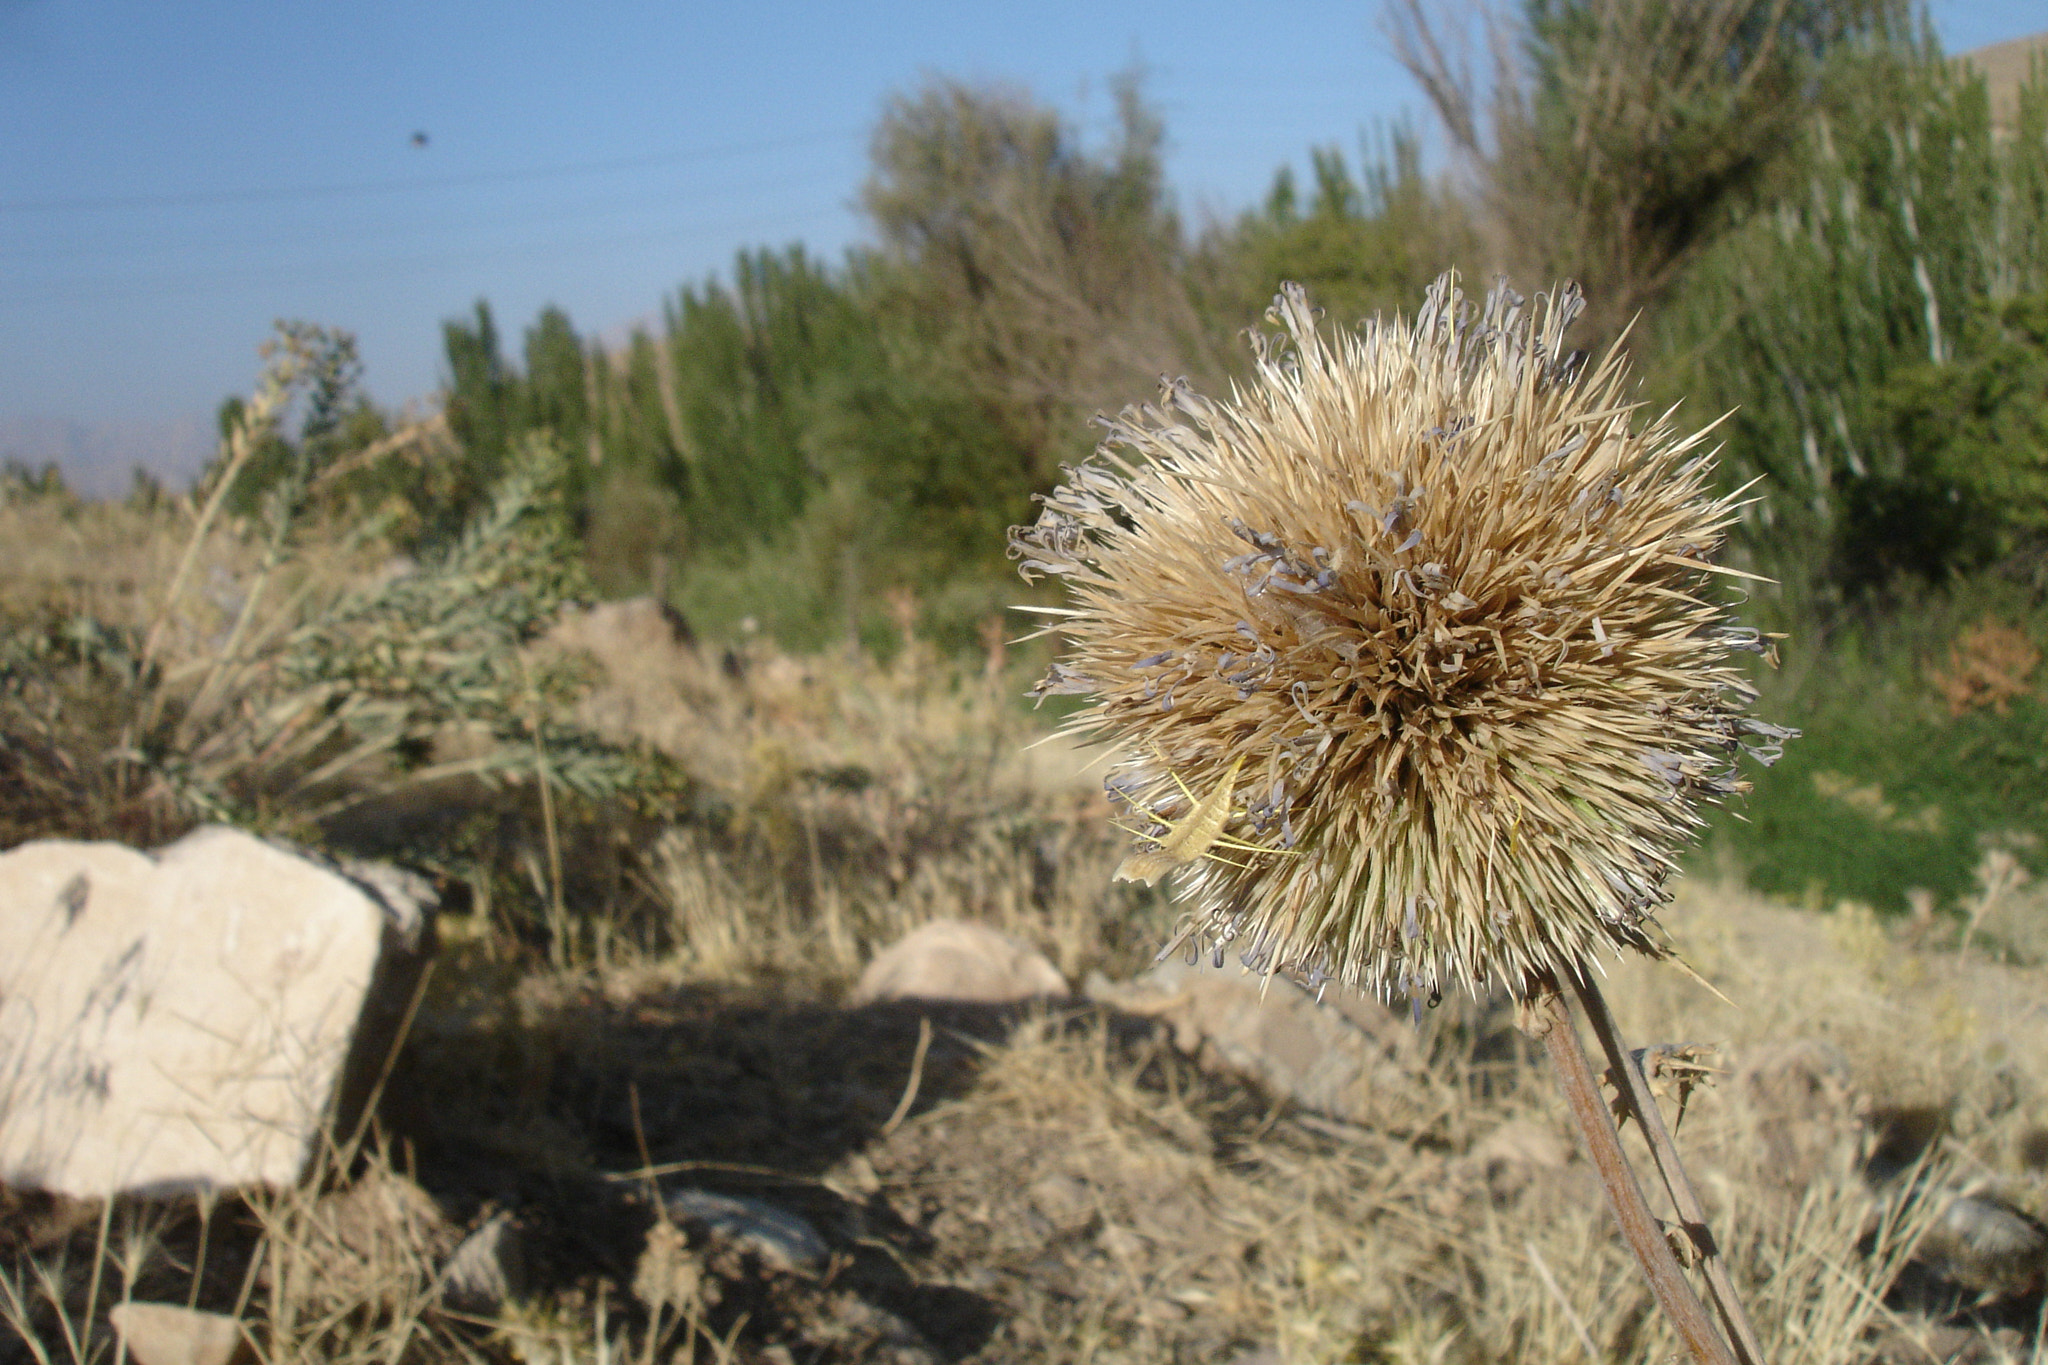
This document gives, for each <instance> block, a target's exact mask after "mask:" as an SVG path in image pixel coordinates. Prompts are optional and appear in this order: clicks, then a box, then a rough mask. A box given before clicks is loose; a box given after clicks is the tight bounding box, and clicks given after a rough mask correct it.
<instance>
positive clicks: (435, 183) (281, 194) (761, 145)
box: [0, 129, 859, 213]
mask: <svg viewBox="0 0 2048 1365" xmlns="http://www.w3.org/2000/svg"><path fill="white" fill-rule="evenodd" d="M858 135H859V130H846V129H841V130H839V131H835V132H829V133H803V134H799V135H797V136H793V137H784V138H769V139H765V140H761V141H756V142H733V143H727V144H725V145H723V146H718V147H693V148H688V149H684V150H678V151H669V152H652V153H649V154H647V155H644V156H627V157H615V158H612V159H609V160H604V161H579V162H568V163H564V164H561V165H555V166H541V167H534V168H530V169H527V170H516V171H476V172H473V173H471V174H468V175H445V176H413V177H410V178H406V179H399V180H359V181H354V182H349V183H342V184H334V185H285V186H275V187H272V188H268V189H263V188H256V189H240V190H194V191H191V192H188V193H182V194H122V195H86V196H79V197H74V198H68V199H0V213H97V212H106V211H115V210H129V209H162V208H188V207H195V206H199V205H214V204H260V203H279V202H288V201H292V200H307V199H339V198H348V197H350V196H354V195H365V194H395V193H404V192H406V191H408V190H438V189H452V188H455V187H457V186H462V185H498V184H515V183H520V182H526V181H535V180H560V179H566V178H568V177H571V176H578V175H602V174H605V173H606V172H610V171H630V170H643V169H646V168H649V167H654V166H680V165H687V164H689V163H690V162H693V161H715V160H718V159H719V158H721V157H730V156H751V155H755V154H757V153H761V152H772V151H782V150H786V149H788V148H791V147H810V146H819V145H822V144H825V143H829V142H839V141H843V140H845V139H846V138H849V137H855V136H858Z"/></svg>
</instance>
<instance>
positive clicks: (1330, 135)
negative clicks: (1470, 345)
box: [0, 0, 2048, 481]
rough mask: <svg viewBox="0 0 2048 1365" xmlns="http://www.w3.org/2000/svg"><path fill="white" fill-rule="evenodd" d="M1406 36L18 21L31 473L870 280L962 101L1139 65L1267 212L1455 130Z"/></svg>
mask: <svg viewBox="0 0 2048 1365" xmlns="http://www.w3.org/2000/svg"><path fill="white" fill-rule="evenodd" d="M1377 13H1378V7H1377V5H1376V3H1375V2H1374V0H1342V2H1331V3H1323V2H1322V0H1315V2H1313V3H1311V2H1306V0H1305V2H1303V3H1292V4H1290V3H1279V2H1278V0H1274V2H1272V3H1266V4H1257V5H1254V4H1246V3H1241V2H1240V3H1233V4H1223V3H1202V2H1201V0H1176V3H1155V2H1153V0H1071V2H1063V3H1044V4H1023V3H1012V4H1007V5H981V4H971V3H960V2H959V0H954V3H940V2H939V0H891V3H886V4H872V5H866V6H854V5H833V4H825V3H809V4H804V3H795V2H794V0H749V3H745V4H737V5H733V4H720V5H710V4H704V3H670V4H655V3H615V4H607V5H578V6H548V5H536V4H521V3H516V0H500V2H499V3H496V4H489V5H485V4H470V3H431V2H426V0H412V2H411V3H402V4H401V3H384V2H382V0H378V2H376V3H357V4H353V5H345V6H343V5H313V4H305V3H282V4H278V3H273V4H254V3H230V2H227V0H220V2H217V3H204V2H194V3H181V4H165V3H162V2H161V0H157V3H149V4H142V3H109V2H106V0H99V2H90V0H0V454H4V453H7V452H6V446H7V443H8V441H9V439H10V435H11V438H12V440H13V442H14V444H15V446H16V447H18V448H27V447H28V446H31V445H35V444H37V443H45V442H47V441H49V440H53V439H58V437H60V436H61V437H63V438H64V439H67V440H68V441H69V447H68V449H69V452H70V454H69V458H71V459H72V460H74V461H75V462H78V463H79V464H81V465H83V464H90V463H92V462H94V461H97V462H99V463H101V464H103V465H109V466H112V468H113V470H114V471H118V470H121V469H125V467H126V465H127V464H128V463H130V462H132V461H134V460H138V459H140V460H145V461H147V462H150V463H153V464H156V465H158V466H159V467H170V468H176V467H179V466H189V464H190V463H191V461H192V460H193V459H194V458H195V455H196V449H195V443H196V441H197V439H198V435H197V434H198V433H199V432H200V431H202V430H203V428H204V424H205V420H206V419H207V418H208V416H209V414H210V413H211V412H212V410H213V408H214V407H215V405H217V404H218V402H219V401H220V399H221V398H223V397H224V396H226V395H227V394H229V393H231V392H237V391H241V390H244V389H246V388H247V387H248V385H249V384H250V382H251V381H252V379H253V377H254V372H255V368H256V347H257V345H258V344H259V343H260V342H261V341H262V340H263V338H264V336H265V335H266V334H267V333H268V331H269V328H270V324H271V322H272V320H273V319H275V318H280V317H295V318H307V319H311V320H314V321H319V322H325V323H329V324H331V325H334V326H338V327H344V328H347V329H349V330H351V331H354V332H355V333H356V334H357V335H358V337H359V338H360V340H361V345H362V353H363V358H364V360H365V362H366V367H367V377H368V382H369V385H370V388H371V390H372V392H373V393H374V394H375V395H376V397H377V399H378V400H379V401H380V402H383V403H386V404H389V405H397V404H399V403H402V402H404V401H406V400H408V399H413V398H424V397H426V396H428V395H429V394H430V393H431V391H432V390H433V389H434V387H435V386H436V384H437V383H438V382H439V379H440V360H439V335H440V326H439V324H440V322H441V320H442V319H444V318H447V317H451V316H454V315H456V314H458V313H462V312H465V311H466V310H467V309H468V308H469V307H470V306H471V304H472V303H473V302H474V301H475V300H476V299H477V298H479V297H482V298H488V299H489V300H490V301H491V303H492V306H493V308H494V309H495V311H496V313H497V316H498V319H499V322H500V325H501V327H502V328H503V330H504V331H505V332H506V333H508V334H509V335H511V336H513V337H514V338H515V339H516V336H517V333H518V331H519V329H521V328H523V327H524V326H525V325H526V324H527V323H528V322H530V321H531V320H532V318H533V315H534V314H535V313H536V312H537V311H538V310H539V309H540V308H541V307H542V306H543V305H544V304H547V303H550V302H553V303H558V304H560V305H561V306H562V307H564V308H566V309H567V310H568V311H569V313H570V315H571V317H572V318H573V319H574V321H575V323H576V325H577V327H578V328H579V329H580V330H582V331H583V332H585V333H586V334H589V333H602V334H610V335H616V334H618V333H619V332H621V331H622V330H623V328H624V327H625V326H626V325H628V324H629V323H631V322H632V321H634V320H635V319H640V318H646V317H648V316H650V315H653V314H656V313H658V312H659V309H660V306H661V302H662V300H663V298H664V297H666V296H668V295H669V294H671V293H672V292H673V291H674V290H675V288H676V287H677V286H678V285H680V284H682V283H685V282H689V281H696V280H700V279H702V278H703V277H705V276H706V275H708V274H710V273H713V272H715V271H719V270H721V269H723V268H724V267H725V266H726V265H727V263H729V262H730V260H731V258H732V254H733V252H734V250H735V249H737V248H739V247H742V246H747V245H753V244H763V243H765V244H781V243H786V242H792V241H803V242H805V243H807V244H809V245H810V246H811V247H812V248H814V249H816V250H818V251H821V252H823V253H825V254H827V255H834V256H836V255H837V253H838V252H839V251H840V250H841V249H843V248H844V247H845V246H846V245H847V244H849V243H850V242H853V241H855V240H857V239H858V238H859V237H860V235H861V233H862V231H863V227H862V223H861V220H860V218H859V215H858V213H857V211H856V210H855V208H854V204H853V201H854V197H855V195H856V193H857V191H858V188H859V185H860V181H861V178H862V175H863V174H864V171H865V165H866V160H865V158H866V145H867V132H868V130H869V128H870V127H871V126H872V124H873V122H874V120H875V117H876V115H877V113H878V112H879V110H880V109H881V107H882V104H883V101H884V99H885V98H886V97H887V96H888V95H889V94H890V93H891V92H892V91H900V90H904V89H908V88H912V87H914V86H915V85H916V83H917V82H919V81H920V80H921V79H922V78H924V77H925V76H927V75H930V74H934V73H942V74H946V75H953V76H963V77H968V78H975V79H983V78H985V79H991V80H1004V81H1009V82H1012V83H1015V84H1017V85H1021V86H1023V87H1025V88H1027V89H1029V90H1030V91H1032V92H1033V93H1035V94H1036V95H1037V96H1039V97H1040V98H1042V99H1044V100H1046V101H1048V102H1050V103H1052V104H1055V105H1057V106H1059V107H1060V108H1062V109H1063V110H1064V111H1066V113H1067V114H1068V116H1069V117H1070V118H1071V119H1072V120H1073V121H1074V122H1076V123H1077V124H1079V125H1080V126H1081V127H1082V128H1083V129H1085V130H1089V131H1092V132H1096V133H1100V132H1101V131H1103V130H1104V129H1105V128H1106V127H1107V124H1108V122H1109V116H1110V113H1111V101H1110V97H1109V92H1108V89H1107V82H1106V77H1108V76H1109V75H1110V74H1111V73H1113V72H1115V71H1117V70H1120V69H1124V68H1128V67H1130V66H1132V65H1133V64H1136V65H1139V66H1141V67H1142V68H1143V69H1144V71H1145V72H1146V82H1147V90H1148V92H1149V95H1150V97H1151V99H1152V101H1153V102H1154V104H1155V106H1156V107H1157V108H1158V109H1159V111H1160V112H1161V113H1162V114H1163V116H1164V118H1165V120H1166V127H1167V134H1168V139H1169V160H1168V170H1169V175H1170V178H1171V182H1172V184H1173V186H1174V188H1175V189H1176V191H1177V192H1178V193H1179V194H1180V196H1181V198H1182V204H1183V208H1184V210H1185V211H1186V213H1187V215H1188V217H1189V219H1190V221H1193V222H1199V221H1200V219H1201V217H1202V216H1203V214H1205V213H1228V212H1234V211H1235V210H1237V209H1238V208H1241V207H1243V206H1244V205H1246V204H1248V203H1250V202H1252V201H1253V200H1254V199H1255V198H1257V197H1258V196H1259V195H1260V194H1262V193H1263V192H1264V190H1265V188H1266V187H1267V186H1268V185H1269V184H1270V182H1271V179H1272V176H1273V173H1274V171H1275V170H1276V169H1277V168H1278V167H1279V166H1280V165H1282V164H1283V163H1286V162H1290V161H1292V162H1295V163H1297V164H1299V163H1301V162H1302V161H1304V160H1305V157H1306V153H1307V150H1308V149H1309V148H1310V147H1312V146H1315V145H1319V144H1325V143H1331V142H1335V143H1338V144H1340V145H1342V146H1344V147H1345V148H1346V149H1347V151H1348V150H1350V149H1353V148H1355V147H1356V145H1357V141H1358V136H1359V133H1360V131H1361V129H1363V128H1365V127H1367V126H1369V125H1371V124H1373V123H1374V122H1375V121H1376V120H1385V119H1389V118H1393V117H1398V116H1400V115H1401V113H1402V112H1403V111H1404V110H1406V111H1409V112H1410V113H1412V114H1413V115H1415V116H1416V117H1417V119H1418V121H1419V120H1420V118H1421V105H1420V100H1419V97H1418V96H1417V95H1416V93H1415V92H1414V91H1413V89H1412V87H1411V86H1410V85H1409V83H1408V82H1407V79H1406V77H1405V76H1404V75H1403V74H1402V72H1401V71H1400V69H1399V68H1398V67H1397V66H1396V65H1395V63H1394V62H1393V60H1392V58H1391V56H1390V55H1389V53H1388V52H1387V49H1386V44H1385V42H1384V40H1383V39H1382V38H1381V36H1380V34H1379V32H1378V30H1377V28H1376V25H1375V16H1376V14H1377ZM1933 14H1934V18H1935V21H1936V24H1937V27H1938V29H1939V31H1940V32H1941V35H1942V38H1943V41H1944V43H1945V45H1946V46H1947V47H1948V48H1949V50H1951V51H1959V50H1964V49H1967V48H1969V47H1973V46H1977V45H1979V44H1982V43H1986V42H1992V41H1996V40H1999V39H2002V38H2007V37H2013V36H2017V35H2019V34H2023V33H2028V32H2032V31H2037V30H2039V29H2041V28H2043V27H2048V6H2044V5H2043V4H2042V3H2041V0H2024V2H2023V0H1971V2H1969V3H1964V2H1962V0H1945V2H1944V3H1937V4H1935V5H1934V6H1933ZM415 132H424V133H425V134H426V135H427V142H426V145H425V146H423V147H422V146H415V145H414V143H413V134H414V133H415ZM25 432H26V433H31V435H28V436H24V435H23V434H22V433H25ZM38 433H39V434H38ZM172 447H177V448H176V449H173V448H172ZM31 453H36V454H38V455H39V457H40V455H41V454H42V452H41V451H33V452H31ZM102 479H103V480H104V475H103V476H102ZM88 481H90V476H88Z"/></svg>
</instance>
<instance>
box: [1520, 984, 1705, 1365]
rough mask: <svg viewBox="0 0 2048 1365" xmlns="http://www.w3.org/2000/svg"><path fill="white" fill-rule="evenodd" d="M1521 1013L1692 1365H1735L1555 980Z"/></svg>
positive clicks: (1528, 999)
mask: <svg viewBox="0 0 2048 1365" xmlns="http://www.w3.org/2000/svg"><path fill="white" fill-rule="evenodd" d="M1523 1007H1524V1017H1525V1019H1526V1020H1527V1022H1526V1023H1525V1025H1524V1027H1525V1028H1526V1029H1527V1031H1528V1032H1530V1033H1533V1034H1536V1035H1537V1036H1539V1037H1540V1038H1542V1040H1543V1046H1544V1050H1545V1051H1547V1052H1548V1053H1549V1054H1550V1065H1551V1068H1552V1069H1553V1070H1555V1071H1556V1072H1557V1084H1558V1089H1560V1090H1562V1091H1563V1092H1564V1099H1565V1104H1566V1105H1567V1106H1568V1107H1569V1108H1570V1109H1571V1112H1572V1119H1573V1121H1574V1122H1575V1123H1576V1124H1577V1126H1578V1130H1579V1141H1580V1143H1581V1144H1582V1145H1583V1146H1584V1148H1585V1150H1586V1156H1587V1159H1588V1160H1590V1161H1591V1162H1592V1163H1593V1169H1594V1171H1595V1172H1596V1173H1597V1174H1598V1175H1599V1177H1600V1187H1601V1188H1602V1189H1603V1190H1605V1191H1606V1192H1607V1205H1608V1207H1609V1208H1610V1209H1612V1210H1613V1212H1614V1221H1615V1223H1616V1224H1618V1225H1619V1226H1620V1228H1621V1236H1622V1240H1623V1241H1625V1242H1627V1243H1628V1248H1629V1250H1630V1251H1631V1252H1632V1253H1634V1255H1635V1258H1636V1265H1637V1266H1638V1267H1639V1268H1640V1269H1641V1270H1642V1272H1643V1279H1644V1280H1645V1281H1646V1282H1647V1283H1648V1284H1649V1286H1650V1293H1651V1294H1652V1295H1654V1296H1655V1297H1656V1300H1657V1305H1658V1307H1660V1308H1662V1309H1663V1310H1664V1315H1665V1316H1666V1317H1667V1318H1669V1319H1670V1320H1671V1325H1672V1326H1673V1327H1674V1328H1676V1329H1677V1331H1678V1335H1679V1338H1680V1340H1682V1341H1683V1342H1684V1343H1685V1347H1686V1352H1687V1354H1689V1355H1690V1356H1691V1357H1692V1359H1693V1360H1694V1361H1695V1362H1696V1365H1738V1363H1737V1361H1736V1359H1735V1356H1734V1354H1733V1353H1732V1352H1730V1351H1729V1349H1728V1343H1727V1342H1726V1341H1725V1340H1723V1339H1722V1336H1721V1334H1720V1333H1719V1332H1718V1331H1716V1330H1715V1328H1714V1323H1713V1320H1712V1319H1711V1318H1709V1317H1708V1316H1707V1310H1706V1307H1705V1306H1704V1305H1703V1304H1701V1303H1700V1300H1699V1295H1697V1294H1695V1293H1693V1290H1692V1286H1691V1285H1690V1284H1688V1283H1687V1282H1686V1279H1685V1272H1684V1271H1683V1270H1681V1269H1680V1268H1679V1264H1678V1258H1677V1256H1675V1255H1673V1254H1672V1251H1671V1246H1670V1244H1669V1243H1668V1242H1666V1241H1665V1240H1664V1232H1663V1229H1662V1228H1660V1227H1659V1226H1658V1225H1657V1219H1656V1218H1655V1216H1653V1215H1652V1214H1651V1212H1650V1206H1649V1204H1648V1203H1647V1202H1646V1201H1645V1200H1644V1199H1643V1187H1642V1186H1641V1185H1640V1184H1639V1183H1637V1181H1636V1173H1635V1170H1634V1169H1633V1168H1632V1167H1630V1165H1629V1164H1628V1158H1627V1156H1626V1155H1624V1154H1623V1152H1622V1150H1621V1133H1620V1132H1619V1130H1617V1129H1616V1128H1615V1126H1614V1116H1613V1115H1612V1114H1611V1113H1609V1112H1608V1109H1607V1102H1606V1101H1605V1100H1604V1099H1603V1098H1602V1097H1601V1095H1600V1084H1599V1082H1598V1081H1596V1080H1594V1078H1593V1069H1592V1067H1591V1066H1589V1065H1588V1064H1587V1061H1586V1050H1585V1047H1584V1046H1583V1045H1582V1044H1581V1043H1580V1041H1579V1030H1578V1026H1577V1025H1576V1024H1574V1023H1573V1022H1572V1016H1571V1010H1570V1009H1569V1008H1568V1007H1567V1006H1566V1004H1565V1002H1564V996H1563V995H1562V994H1561V993H1560V992H1559V990H1558V986H1557V982H1556V980H1555V978H1552V977H1547V976H1546V977H1544V978H1540V979H1539V980H1537V981H1536V982H1535V983H1533V986H1532V988H1531V989H1529V990H1528V991H1527V992H1526V993H1525V995H1524V997H1523Z"/></svg>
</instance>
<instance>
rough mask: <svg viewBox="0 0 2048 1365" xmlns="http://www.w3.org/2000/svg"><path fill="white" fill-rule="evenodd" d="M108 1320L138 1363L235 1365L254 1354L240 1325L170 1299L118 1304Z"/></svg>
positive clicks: (218, 1314) (137, 1364)
mask: <svg viewBox="0 0 2048 1365" xmlns="http://www.w3.org/2000/svg"><path fill="white" fill-rule="evenodd" d="M107 1321H108V1322H110V1323H112V1324H113V1328H114V1331H115V1332H117V1333H119V1334H120V1337H121V1340H122V1341H123V1342H124V1343H126V1345H127V1350H128V1358H129V1359H131V1360H133V1361H134V1362H135V1365H237V1363H239V1362H246V1361H253V1360H254V1359H255V1358H256V1354H255V1352H254V1351H252V1350H251V1349H250V1347H249V1341H248V1338H246V1337H244V1336H243V1335H242V1328H241V1324H239V1323H237V1322H236V1321H235V1320H234V1319H233V1318H231V1317H227V1316H225V1315H223V1314H220V1313H202V1312H200V1311H199V1310H198V1309H196V1308H181V1307H179V1306H178V1305H176V1304H170V1303H132V1302H131V1303H118V1304H115V1305H114V1307H113V1308H112V1309H110V1310H109V1311H108V1313H107Z"/></svg>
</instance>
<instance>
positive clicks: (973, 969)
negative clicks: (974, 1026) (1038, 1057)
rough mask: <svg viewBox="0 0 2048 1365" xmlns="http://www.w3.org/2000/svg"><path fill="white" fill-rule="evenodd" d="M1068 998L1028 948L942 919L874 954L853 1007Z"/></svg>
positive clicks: (1055, 973) (1060, 980)
mask: <svg viewBox="0 0 2048 1365" xmlns="http://www.w3.org/2000/svg"><path fill="white" fill-rule="evenodd" d="M1067 993H1068V992H1067V979H1066V978H1065V977H1063V976H1061V975H1060V973H1059V969H1058V968H1057V967H1054V966H1053V965H1052V963H1051V962H1050V961H1049V960H1048V959H1047V958H1046V956H1045V954H1043V953H1041V952H1039V951H1038V950H1037V949H1036V948H1033V947H1032V946H1031V945H1030V944H1028V943H1025V942H1024V941H1023V940H1021V939H1017V938H1013V937H1011V936H1010V935H1009V934H1006V933H1003V932H1002V931H1001V930H999V929H991V928H989V927H988V926H987V925H985V924H970V923H968V922H967V921H965V920H956V919H941V920H933V921H932V922H931V923H930V924H927V925H924V926H923V927H921V928H918V929H914V930H912V931H911V932H910V933H908V934H906V935H904V936H903V937H902V938H900V939H898V940H897V941H896V942H894V943H892V944H890V945H889V946H888V947H887V948H884V949H883V950H882V951H881V952H879V953H877V954H875V957H874V960H873V961H871V962H869V963H868V965H867V970H865V971H863V972H862V973H861V974H860V982H859V984H858V985H856V986H855V987H854V990H853V997H852V999H853V1003H854V1004H857V1005H866V1004H872V1003H874V1002H876V1001H881V1000H957V1001H964V1002H967V1003H971V1004H978V1005H1011V1004H1016V1003H1018V1002H1019V1001H1023V1000H1030V999H1034V998H1037V997H1042V996H1064V995H1066V994H1067Z"/></svg>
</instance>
